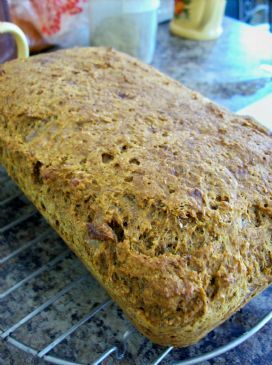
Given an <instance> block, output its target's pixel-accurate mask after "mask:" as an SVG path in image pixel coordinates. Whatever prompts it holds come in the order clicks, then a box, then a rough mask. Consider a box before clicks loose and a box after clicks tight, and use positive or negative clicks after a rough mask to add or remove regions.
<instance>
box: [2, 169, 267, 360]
mask: <svg viewBox="0 0 272 365" xmlns="http://www.w3.org/2000/svg"><path fill="white" fill-rule="evenodd" d="M0 186H1V192H4V190H5V193H3V194H2V195H3V196H2V195H1V194H0V211H1V212H2V214H0V242H1V243H2V240H4V241H5V243H7V245H6V246H7V247H8V248H6V249H4V255H3V253H2V252H1V256H2V257H0V288H1V287H2V286H3V287H4V288H5V287H6V288H5V289H4V290H1V293H0V308H1V303H4V306H5V307H7V305H6V304H5V300H7V299H8V303H9V306H8V307H9V308H8V311H9V314H10V313H13V314H14V315H13V316H10V315H7V314H5V313H4V311H1V313H2V316H3V317H2V318H1V315H0V338H1V339H2V341H6V342H8V343H10V344H11V345H13V346H15V347H17V348H18V349H20V350H22V351H24V352H26V353H28V354H30V355H33V356H34V357H37V358H40V359H43V360H45V361H47V362H49V363H52V364H59V365H87V364H88V365H99V364H101V363H102V362H103V361H105V360H106V359H109V358H111V359H112V361H118V360H120V361H121V360H122V359H124V358H126V355H127V353H128V352H127V349H128V342H129V339H130V338H131V337H132V336H133V335H134V334H136V335H137V336H138V338H140V342H141V341H142V342H141V343H140V342H139V343H138V342H137V341H136V342H135V343H136V345H135V343H134V345H135V347H137V346H138V349H137V351H138V352H137V351H136V355H137V356H139V351H140V350H139V348H141V347H142V346H143V345H142V343H143V342H144V343H145V346H147V347H148V346H149V350H150V346H152V344H151V343H150V342H149V341H148V340H146V339H144V338H143V336H141V335H140V334H139V333H138V332H137V331H136V330H135V329H134V328H133V327H132V325H131V324H130V323H129V322H128V321H127V320H126V319H125V318H124V317H123V315H122V313H121V311H120V310H119V309H118V308H117V307H116V306H115V305H114V303H113V302H112V301H111V299H109V298H108V297H107V294H106V293H105V292H104V290H103V289H102V288H101V287H99V285H98V284H97V283H96V282H95V280H94V279H93V278H92V277H91V276H90V275H89V274H88V273H87V271H86V269H85V268H84V267H83V266H82V265H81V264H80V263H79V262H78V260H77V259H76V258H75V257H74V255H72V254H71V252H70V251H69V250H68V249H67V248H66V247H65V246H64V245H63V243H62V242H61V241H60V239H59V238H57V236H56V235H55V234H54V232H53V231H52V230H51V229H50V228H49V227H48V226H47V225H46V224H45V222H44V221H43V220H42V218H41V217H40V216H39V215H38V213H37V211H36V210H35V208H34V207H33V206H31V204H30V203H29V202H27V201H26V199H25V198H24V197H23V195H22V193H21V192H20V191H19V190H18V188H17V187H16V186H15V184H13V183H12V182H11V180H9V178H8V177H7V175H6V173H5V171H4V170H3V169H2V168H0ZM16 200H18V201H16ZM18 202H19V206H20V209H19V208H17V207H18ZM21 210H22V211H23V214H21ZM10 217H13V220H12V221H10V220H9V219H10ZM37 217H38V218H37ZM35 219H36V221H35ZM33 220H34V224H33ZM29 224H30V226H29ZM22 225H23V227H26V229H25V231H24V232H22V230H21V228H20V226H22ZM20 230H21V233H20V234H19V233H18V232H20ZM30 232H31V237H29V234H30ZM46 240H49V244H48V246H46V245H44V241H46ZM52 242H54V243H52ZM55 242H58V244H55ZM41 244H42V246H41ZM54 245H55V246H54ZM1 246H2V245H1ZM44 246H46V247H48V252H46V254H45V255H44V257H46V261H45V262H41V260H43V255H42V254H41V252H42V251H41V250H42V249H43V248H44ZM4 247H5V245H4ZM52 247H53V248H52ZM5 250H6V251H5ZM50 250H51V251H52V250H53V251H54V252H53V255H52V252H51V251H50ZM35 252H38V254H37V255H36V256H35ZM33 255H34V256H33ZM26 258H30V259H29V260H26ZM16 260H17V261H18V260H19V263H16ZM65 260H70V261H69V263H68V264H67V265H66V267H65V266H64V267H61V265H62V264H63V262H64V261H65ZM71 260H72V261H71ZM25 261H26V262H27V265H26V267H25V266H24V265H23V264H22V262H25ZM36 261H37V265H36V267H33V262H34V263H35V262H36ZM9 263H13V264H14V265H9V267H15V270H16V268H17V267H18V270H19V271H18V273H19V274H18V273H17V274H14V272H13V271H12V270H7V268H5V265H6V264H9ZM1 268H2V271H1ZM22 268H23V269H22ZM67 268H68V270H67ZM20 270H21V271H20ZM22 270H23V273H24V275H25V276H24V277H23V278H21V275H22ZM25 270H26V274H25ZM54 270H56V277H58V276H60V275H62V273H64V274H63V278H64V279H62V280H64V281H65V280H66V279H67V280H66V281H67V283H66V284H65V285H63V283H62V280H60V283H59V282H58V285H59V284H61V285H60V288H58V290H56V291H55V292H54V293H53V294H51V295H49V296H48V298H47V297H46V295H45V293H44V292H45V291H46V290H44V287H42V286H41V287H39V285H40V282H41V280H42V279H41V277H42V276H43V275H47V276H48V275H49V276H50V273H51V272H52V271H54ZM7 271H8V273H6V272H7ZM66 271H67V272H66ZM75 272H76V274H77V275H76V276H75V275H73V274H74V273H75ZM16 275H17V276H18V277H19V280H18V279H17V277H16ZM74 276H75V277H74ZM1 279H2V280H1ZM47 280H48V281H45V284H44V285H45V287H46V288H47V291H48V292H50V293H51V291H52V288H51V287H50V282H51V281H52V282H53V283H54V280H55V277H54V278H53V279H51V281H50V280H49V279H48V278H47ZM88 283H91V284H89V286H91V288H92V290H91V291H90V293H91V296H92V300H91V301H90V300H87V302H86V305H83V308H84V310H86V308H87V309H88V310H87V312H86V313H85V314H84V315H82V316H81V317H79V315H78V311H80V312H81V309H82V308H81V304H82V302H83V301H84V300H85V297H87V296H88V295H87V289H86V292H83V293H82V290H81V291H80V292H81V294H82V297H81V300H80V305H79V304H78V306H77V307H76V310H77V311H76V312H75V313H74V314H73V315H72V316H71V318H72V319H73V321H72V323H69V320H66V318H65V317H66V315H67V314H65V315H64V319H63V313H61V312H57V314H58V313H59V317H58V315H56V319H57V320H59V319H60V318H61V321H62V323H64V324H65V325H66V323H67V322H68V324H69V325H68V327H67V328H64V329H63V328H61V329H60V330H59V332H58V333H57V335H56V334H55V333H53V335H52V333H51V332H52V328H51V329H50V330H49V329H48V328H47V327H46V326H45V322H46V323H48V322H49V323H50V320H48V318H50V316H49V317H46V315H47V314H46V313H48V311H49V310H50V309H51V308H52V307H53V306H54V305H56V304H57V303H59V302H61V301H62V300H63V298H64V297H65V296H68V302H67V303H69V300H70V302H71V297H69V295H71V292H72V291H73V290H77V289H78V288H80V285H82V284H84V285H85V287H86V286H87V287H88ZM7 284H8V285H7ZM31 285H32V286H33V287H34V289H35V288H36V289H35V290H36V291H38V293H39V292H40V291H41V292H42V293H43V294H44V298H43V296H42V295H36V294H35V290H34V292H30V289H29V288H30V286H31ZM52 287H54V288H55V286H54V285H52ZM31 288H32V287H31ZM27 290H29V292H27ZM19 291H21V294H20V295H21V298H26V297H25V296H24V295H25V293H28V298H30V299H29V301H30V306H32V309H31V310H25V306H26V304H25V303H22V305H21V307H20V305H19V303H20V300H18V298H17V302H16V294H17V293H18V292H19ZM33 293H34V294H33ZM14 295H15V298H12V296H14ZM20 295H19V298H20ZM78 295H79V294H77V295H76V297H77V296H78ZM31 298H32V299H31ZM41 299H42V300H41ZM14 300H15V303H14V308H16V309H12V308H10V306H12V305H11V304H10V303H13V301H14ZM72 300H74V299H72ZM37 301H39V304H37V303H36V302H37ZM65 303H66V302H65V301H64V303H62V306H63V308H64V313H65V311H68V312H69V310H71V309H70V308H67V304H65ZM18 306H19V307H20V310H18ZM27 306H28V307H29V303H27ZM112 306H115V311H116V313H117V315H116V317H110V319H111V321H110V325H109V327H111V325H112V323H115V321H116V318H117V317H118V316H119V317H120V318H121V320H122V321H120V318H119V319H118V320H119V322H118V321H117V322H118V323H119V324H118V326H117V327H122V328H121V329H118V330H117V332H118V333H117V332H115V333H114V332H113V335H112V336H108V337H107V338H108V339H109V341H108V342H107V338H106V340H105V343H106V344H107V343H109V345H108V347H106V348H103V349H102V348H101V349H99V351H98V352H97V353H96V352H95V351H96V350H97V347H98V345H94V347H93V349H94V350H93V351H91V350H90V351H89V353H91V352H92V353H93V354H94V353H95V358H93V359H92V360H88V361H84V362H82V361H80V362H78V360H77V359H73V357H75V356H74V355H73V354H71V357H72V359H71V360H67V359H65V358H64V356H62V357H61V356H59V355H56V349H57V348H58V347H61V346H63V345H64V343H65V341H67V339H69V338H71V337H72V335H73V334H74V333H76V332H77V331H79V330H80V329H82V328H83V327H84V326H86V325H87V326H89V325H90V323H92V321H93V322H97V323H96V327H95V328H94V329H91V331H93V332H95V333H94V338H97V339H100V338H101V333H100V332H99V331H100V330H101V328H102V336H103V335H105V333H103V330H104V332H107V331H108V327H105V323H106V322H101V318H103V320H104V318H107V316H105V311H106V310H107V309H109V308H110V307H112ZM90 307H91V309H90ZM27 309H28V308H27ZM118 311H119V312H118ZM103 312H104V314H103ZM22 313H24V314H22ZM39 316H43V317H42V319H40V320H39V321H37V323H36V330H37V331H40V332H41V333H47V332H49V338H50V341H49V343H48V336H47V337H46V341H47V342H46V343H45V344H43V345H42V346H40V347H37V346H34V345H33V344H31V341H32V342H33V343H34V344H35V343H36V342H39V340H37V339H38V336H37V337H36V336H33V335H32V331H33V328H34V327H35V323H34V324H32V321H35V319H36V318H38V317H39ZM73 316H74V317H73ZM10 317H11V318H12V321H13V320H14V318H16V321H15V322H12V323H10ZM17 317H18V318H17ZM7 318H8V319H7ZM271 319H272V311H270V312H269V313H268V314H266V315H265V316H264V317H263V318H262V319H261V320H260V321H258V323H257V324H255V325H254V326H252V328H250V329H249V330H248V331H246V332H244V333H243V334H241V335H239V336H238V337H237V338H235V339H233V340H231V341H229V342H227V343H226V344H223V345H222V346H219V347H217V348H215V349H213V350H212V351H208V352H205V351H204V352H203V353H201V354H200V355H197V356H193V357H191V358H187V359H183V360H181V361H174V362H173V361H171V363H173V364H175V365H193V364H198V363H200V362H202V361H206V360H209V359H212V358H214V357H216V356H219V355H222V354H224V353H225V352H227V351H229V350H231V349H233V348H235V347H236V346H238V345H240V344H241V343H242V342H244V341H246V340H247V339H248V338H250V337H251V336H253V335H254V334H255V333H256V332H257V331H259V330H260V329H261V328H262V327H263V326H264V325H265V324H267V323H268V322H269V321H270V320H271ZM2 322H4V325H3V323H2ZM120 323H121V324H122V325H121V326H120ZM65 325H63V326H65ZM43 326H45V327H43ZM53 326H54V325H53ZM23 328H27V331H25V330H24V331H22V329H23ZM40 328H41V330H40ZM20 331H21V333H20ZM18 333H19V336H16V334H18ZM27 334H28V336H27ZM30 336H31V339H32V340H31V341H30V343H29V337H30ZM25 338H27V340H28V341H27V342H28V343H25V340H24V339H25ZM83 343H84V341H83ZM39 344H40V343H39ZM85 344H86V340H85ZM40 345H41V344H40ZM74 346H77V342H75V343H74ZM87 347H88V346H87ZM66 348H67V346H66ZM72 348H73V344H72V345H71V344H69V349H72ZM150 351H151V350H150ZM173 351H175V350H174V349H173V348H172V347H168V348H166V349H165V348H162V347H160V346H155V350H152V351H151V352H152V354H153V355H154V356H153V359H151V360H150V361H149V359H148V360H147V361H148V362H146V363H149V364H151V363H152V364H153V365H158V364H160V363H163V362H165V361H167V363H169V362H168V359H169V355H170V353H171V352H173ZM85 352H86V354H87V357H88V356H89V355H88V354H89V353H88V348H87V350H86V347H85ZM61 353H64V354H65V351H64V350H63V351H61ZM154 357H155V358H154ZM130 358H131V357H130ZM128 360H129V359H128ZM169 361H170V359H169ZM131 363H134V360H132V362H131ZM139 363H142V364H143V361H142V360H141V361H140V362H139Z"/></svg>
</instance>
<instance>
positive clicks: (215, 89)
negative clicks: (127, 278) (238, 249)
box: [0, 18, 272, 365]
mask: <svg viewBox="0 0 272 365" xmlns="http://www.w3.org/2000/svg"><path fill="white" fill-rule="evenodd" d="M153 65H154V66H155V67H157V68H159V69H160V70H161V71H163V72H165V73H166V74H168V75H169V76H171V77H173V78H175V79H177V80H179V81H181V82H183V83H184V84H185V85H187V86H188V87H190V88H192V89H195V90H197V91H199V92H201V93H203V94H204V95H205V96H206V97H209V98H211V99H212V100H213V101H216V102H218V103H220V104H221V105H223V106H225V107H228V108H230V109H231V110H233V111H237V110H239V109H241V108H243V107H245V106H246V105H248V104H250V103H252V102H254V101H256V100H258V99H260V98H261V97H263V96H264V95H267V94H268V93H270V92H271V91H272V86H271V78H272V74H271V71H269V66H270V65H272V35H265V33H262V32H261V31H259V30H257V29H254V28H253V27H250V26H247V25H245V24H242V23H239V22H237V21H234V20H231V19H228V18H226V19H225V20H224V33H223V35H222V36H221V38H220V39H218V40H216V41H209V42H195V41H188V40H184V39H181V38H177V37H174V36H171V35H170V34H169V32H168V24H163V25H160V27H159V31H158V43H157V49H156V53H155V57H154V62H153ZM267 66H268V67H267ZM271 108H272V107H271ZM2 178H3V176H2ZM3 179H4V178H3ZM0 180H1V174H0ZM0 186H1V187H0V196H1V197H2V196H4V195H3V194H4V193H3V191H1V189H3V188H2V186H3V185H0ZM12 189H16V188H14V187H13V188H12ZM2 193H3V194H2ZM2 199H3V197H2ZM0 200H1V199H0ZM20 204H21V205H20V206H21V207H23V208H22V209H28V208H27V207H26V208H24V204H25V202H21V203H20ZM1 210H2V208H1ZM6 218H7V217H6V215H1V212H0V221H1V222H2V223H3V222H5V219H6ZM38 225H41V227H43V229H45V228H44V223H40V221H37V222H36V223H35V229H36V227H37V226H38ZM33 230H34V228H33ZM33 230H32V231H31V232H32V233H33ZM16 235H17V236H16ZM25 235H26V234H25V233H24V234H23V233H22V241H24V240H29V239H31V237H26V236H25ZM15 236H16V237H18V232H15V233H12V234H10V235H9V236H8V237H5V236H3V235H0V242H1V246H2V247H4V246H5V245H7V247H11V246H12V245H14V243H12V240H14V239H15V238H16V237H15ZM14 237H15V238H14ZM20 237H21V236H20ZM22 244H23V243H22ZM46 244H47V245H48V246H47V247H49V248H48V250H47V251H46V253H43V254H39V255H40V256H39V257H38V258H37V257H36V256H35V257H36V258H35V259H31V260H30V261H29V263H28V264H29V265H30V266H31V268H32V269H34V268H35V265H37V267H39V265H40V261H41V260H43V259H44V260H47V259H48V257H49V256H50V255H53V253H54V254H56V255H58V254H59V253H60V252H61V251H62V249H63V248H64V247H63V246H62V243H57V244H52V243H51V242H47V243H46ZM46 244H45V245H46ZM42 249H43V248H41V250H42ZM39 252H40V251H39ZM32 254H33V253H32ZM50 257H51V256H50ZM24 260H25V262H28V260H29V257H28V256H27V255H26V256H25V257H24ZM35 260H36V261H35ZM67 260H68V259H67ZM69 260H70V261H68V263H67V264H65V265H66V266H65V265H64V267H63V268H60V269H58V270H57V271H56V272H57V273H58V277H59V278H60V277H61V279H59V281H61V280H62V281H63V283H64V282H66V284H67V283H69V281H70V279H71V278H70V277H69V275H70V274H69V275H67V274H65V270H66V269H67V265H68V266H69V268H70V267H71V265H74V266H73V275H76V274H78V275H81V274H82V273H83V274H84V269H83V268H82V267H81V266H80V264H78V263H77V262H76V263H75V262H74V261H71V260H73V259H71V258H69ZM14 265H15V266H14V267H15V269H16V270H17V271H16V275H17V276H18V277H20V270H22V268H21V266H20V265H17V264H14ZM16 265H17V266H16ZM28 269H29V268H28ZM5 275H6V273H4V271H3V268H2V269H1V268H0V287H1V283H2V285H3V278H4V277H5ZM14 275H15V274H14V273H12V274H11V276H10V279H9V280H11V282H12V280H15V276H16V275H15V276H14ZM54 280H55V277H54V278H53V277H50V275H47V276H45V277H44V278H43V279H42V280H41V281H40V282H39V285H36V286H35V287H34V289H33V288H32V289H33V293H34V294H33V295H32V294H31V297H30V296H29V294H27V290H26V289H25V288H22V289H21V290H20V291H19V292H18V293H17V292H16V293H15V294H14V295H12V299H14V300H15V302H16V305H15V306H13V305H11V302H9V300H11V299H9V300H7V301H6V302H5V300H4V301H2V303H1V302H0V306H1V305H2V307H0V312H1V313H0V327H2V328H3V326H4V327H5V328H7V327H8V326H10V325H11V324H12V323H14V322H15V321H17V320H18V319H20V318H17V317H20V315H21V314H20V315H19V314H18V313H19V311H20V310H22V312H23V311H24V306H25V305H28V304H29V306H34V308H35V306H37V305H40V302H39V301H40V297H41V296H42V294H43V293H44V292H45V291H53V290H57V288H58V286H59V281H58V282H56V283H55V282H54ZM71 280H72V279H71ZM89 285H91V288H92V290H97V289H96V286H95V285H96V284H89ZM3 286H4V285H3ZM76 289H77V290H78V291H79V292H78V293H77V294H75V295H76V296H78V298H79V297H80V295H82V290H81V288H80V286H78V288H76ZM2 291H3V290H2V288H1V292H2ZM271 296H272V288H270V289H267V290H266V291H265V292H264V293H262V294H261V295H259V296H258V297H257V298H255V299H254V300H253V301H251V302H250V303H249V304H248V305H247V306H246V307H245V308H244V309H242V310H241V311H240V312H239V313H237V314H236V315H234V316H233V317H232V318H231V319H230V320H228V321H227V322H226V323H225V324H224V325H223V326H220V327H219V328H218V329H217V330H216V331H214V332H212V333H211V334H210V335H209V336H207V337H206V338H205V339H204V340H202V341H201V342H200V343H198V344H197V345H195V346H191V347H189V348H187V349H181V350H174V351H172V352H171V354H169V356H168V357H167V358H166V360H165V361H163V362H162V364H163V365H166V364H171V363H173V362H174V361H180V360H182V359H184V358H186V357H193V356H196V355H197V354H199V353H200V352H206V351H210V350H211V349H212V348H214V347H218V346H221V345H223V344H224V343H226V342H228V341H230V340H231V339H234V338H235V337H237V336H238V335H239V334H241V333H243V332H244V331H247V330H248V329H250V328H251V327H252V326H253V325H254V324H256V323H257V322H258V321H259V320H260V319H261V318H262V317H263V316H264V315H265V314H266V313H267V312H268V311H269V310H271V309H272V307H271ZM86 297H87V296H86ZM102 297H103V298H102ZM80 298H81V297H80ZM101 298H102V299H103V300H104V299H105V298H106V294H104V293H102V294H101ZM68 299H69V300H70V301H71V298H70V297H69V298H68ZM102 299H101V300H102ZM82 300H83V299H80V301H79V302H78V304H75V306H74V307H73V308H71V309H70V310H69V320H71V321H74V322H75V321H77V320H78V318H79V317H78V316H79V313H80V314H81V311H82V313H83V310H85V308H86V306H90V305H92V302H91V300H92V299H91V298H90V299H88V298H87V299H86V304H84V303H82ZM5 303H6V304H5ZM96 304H97V303H96ZM61 305H62V307H63V306H64V305H65V301H64V300H63V302H62V304H61ZM62 307H61V308H62ZM61 308H58V310H57V313H58V316H57V317H56V315H55V314H54V313H51V311H46V312H44V314H43V317H42V319H40V321H41V322H39V320H38V321H36V322H35V321H33V323H32V322H31V323H28V325H27V326H26V328H22V329H20V331H18V335H17V336H18V338H19V339H20V340H21V341H23V340H24V341H28V337H29V331H34V330H35V328H36V327H37V328H38V330H37V331H43V332H44V333H46V336H47V337H46V341H47V343H48V342H50V339H53V338H54V336H55V335H56V333H55V332H54V331H53V329H52V328H50V329H49V327H48V323H50V321H53V320H56V321H57V322H56V323H58V325H60V322H61V325H60V331H61V330H64V328H65V325H66V319H67V320H68V315H67V318H66V317H65V315H64V314H63V313H62V311H61ZM75 308H76V310H77V312H74V309H75ZM114 311H115V312H116V317H114V318H117V319H116V320H114V321H113V320H111V318H113V317H112V315H110V314H109V315H106V314H105V315H104V316H103V320H102V319H100V320H97V321H94V324H93V325H94V326H96V327H93V329H91V330H90V329H86V328H85V329H84V331H85V332H82V334H81V335H79V336H78V337H76V338H75V339H74V340H73V346H74V347H75V348H78V352H79V353H80V352H81V353H83V351H88V347H90V349H89V351H90V353H92V354H94V353H95V351H98V349H97V347H99V349H100V347H101V349H103V348H107V346H108V345H109V344H108V343H104V342H103V341H105V337H104V336H103V333H102V334H101V328H103V331H104V333H106V335H107V336H106V338H107V339H108V340H109V343H111V341H112V338H113V336H112V335H110V331H111V330H110V328H109V327H110V326H111V325H114V326H115V325H116V326H117V327H118V328H119V329H118V330H116V332H115V334H114V336H116V335H118V333H119V332H118V331H121V329H120V328H121V327H122V323H124V322H123V315H122V313H120V311H118V309H114ZM105 312H106V311H105ZM70 317H71V318H70ZM107 321H108V322H107ZM74 322H73V323H74ZM113 322H114V323H113ZM115 322H116V323H115ZM41 326H42V328H40V327H41ZM120 326H121V327H120ZM99 329H100V330H99ZM55 330H56V329H55ZM88 331H89V332H88ZM99 331H100V332H99ZM60 333H61V332H60ZM116 333H117V334H116ZM271 335H272V323H271V322H270V323H269V324H267V325H266V326H265V327H264V328H263V329H262V330H261V331H260V332H258V333H257V334H256V335H255V336H254V337H252V338H251V339H249V340H248V341H246V342H245V343H244V344H242V345H240V346H239V347H238V348H236V349H234V350H232V351H229V352H228V353H226V354H224V355H222V356H219V357H218V358H216V359H214V360H209V361H205V362H202V365H215V364H216V365H219V364H220V365H223V364H224V365H228V364H231V365H235V364H243V365H255V364H257V363H260V364H262V365H271V354H272V342H271ZM94 339H96V340H97V339H99V346H96V347H92V346H91V342H92V340H94ZM30 342H31V344H32V346H33V347H35V346H42V345H41V343H40V339H39V337H38V335H37V337H36V336H32V338H31V341H30ZM82 344H83V345H82ZM135 344H137V346H138V345H139V344H140V348H138V350H137V351H138V353H137V354H136V355H137V356H138V360H137V362H136V361H135V356H136V355H135V351H134V350H133V349H134V348H136V347H135V346H136V345H135ZM82 346H83V347H82ZM84 346H85V347H84ZM133 346H134V347H133ZM91 349H93V350H91ZM101 351H102V350H101ZM133 351H134V352H133ZM163 351H164V349H163V348H160V347H158V346H154V347H152V345H150V343H147V342H146V341H144V340H143V338H142V337H139V338H138V337H137V335H135V337H133V336H132V339H131V343H130V347H129V351H128V354H129V356H128V357H127V358H125V359H123V360H121V361H120V364H122V365H128V364H141V365H148V364H151V363H152V361H154V360H155V359H156V356H158V354H160V353H162V352H163ZM60 353H61V355H62V357H65V358H67V359H72V360H74V361H75V352H73V351H72V350H71V345H70V344H69V342H68V343H66V342H65V341H64V343H63V346H62V347H61V349H60ZM0 364H1V365H2V364H3V365H13V364H14V365H22V364H26V365H28V364H39V365H42V364H45V362H44V360H41V359H38V358H34V357H33V356H32V355H28V354H25V353H23V352H21V351H19V350H17V349H14V348H13V347H12V346H11V345H9V344H5V343H1V342H0ZM104 364H107V365H109V364H119V362H118V361H117V360H116V359H115V357H114V356H111V357H110V358H109V359H108V360H107V361H105V362H104Z"/></svg>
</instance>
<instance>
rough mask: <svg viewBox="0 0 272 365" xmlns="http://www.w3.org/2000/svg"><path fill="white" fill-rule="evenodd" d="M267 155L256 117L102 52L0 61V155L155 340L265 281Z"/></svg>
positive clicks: (211, 316)
mask: <svg viewBox="0 0 272 365" xmlns="http://www.w3.org/2000/svg"><path fill="white" fill-rule="evenodd" d="M271 153H272V138H271V136H270V135H269V132H268V131H267V130H266V129H264V128H262V127H261V126H259V125H258V124H257V123H256V122H254V121H252V120H250V119H248V118H244V117H240V116H236V115H234V114H232V113H230V112H228V111H226V110H224V109H222V108H221V107H218V106H216V105H215V104H213V103H212V102H211V101H209V100H207V99H205V98H204V97H202V96H201V95H199V94H198V93H196V92H193V91H191V90H189V89H187V88H186V87H184V86H182V85H181V84H179V83H178V82H176V81H174V80H171V79H170V78H168V77H166V76H165V75H163V74H161V73H160V72H158V71H156V70H155V69H153V68H152V67H150V66H146V65H144V64H142V63H140V62H139V61H137V60H135V59H133V58H131V57H129V56H126V55H124V54H121V53H118V52H116V51H113V50H110V49H104V48H85V49H73V50H65V51H58V52H55V53H51V54H43V55H39V56H35V57H31V58H30V59H27V60H17V61H12V62H8V63H6V64H5V65H2V66H1V68H0V162H1V163H2V164H3V165H4V166H5V167H6V169H7V171H8V173H9V174H10V176H11V177H12V178H13V179H14V180H15V181H16V182H17V184H18V185H19V186H20V188H21V189H22V190H23V192H24V193H25V194H26V195H27V196H28V198H29V199H30V200H31V201H32V202H33V203H34V204H35V205H36V207H37V208H38V209H39V211H40V212H41V213H42V214H43V216H44V217H45V218H46V219H47V220H48V222H49V223H50V224H51V225H52V227H54V229H55V230H56V231H57V232H58V233H59V234H60V236H61V237H62V238H63V239H64V240H65V242H66V243H67V244H68V246H69V247H70V248H71V249H72V250H73V251H74V252H75V253H76V254H77V255H78V257H79V258H80V259H81V260H82V261H83V262H84V263H85V265H86V266H87V267H88V269H89V270H90V271H91V272H92V274H93V275H94V276H95V277H96V278H97V279H98V280H99V282H100V283H101V284H102V285H103V286H104V287H105V288H106V290H107V291H108V292H109V294H110V295H111V296H112V298H113V299H114V300H115V301H116V302H117V303H118V304H119V305H120V307H121V308H122V309H123V310H124V311H125V313H126V314H127V316H128V317H129V318H130V319H131V320H132V322H133V323H134V324H135V326H136V327H137V328H138V329H139V330H140V331H141V332H142V333H143V334H144V335H146V336H147V337H148V338H150V339H151V340H152V341H154V342H156V343H158V344H162V345H174V346H186V345H190V344H192V343H194V342H196V341H198V340H199V339H200V338H201V337H203V336H204V335H205V334H206V333H208V332H209V331H211V330H212V329H213V328H214V327H215V326H217V325H218V324H220V323H221V322H222V321H224V320H225V319H227V318H228V317H229V316H230V315H231V314H232V313H234V312H235V311H237V310H238V309H239V308H240V307H241V306H243V305H244V304H245V303H246V302H247V301H249V300H250V298H252V297H253V296H254V295H256V294H257V293H259V292H260V291H261V290H263V289H264V288H266V287H268V286H269V284H271V281H272V174H271V172H272V156H271Z"/></svg>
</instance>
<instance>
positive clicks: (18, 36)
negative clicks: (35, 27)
mask: <svg viewBox="0 0 272 365" xmlns="http://www.w3.org/2000/svg"><path fill="white" fill-rule="evenodd" d="M3 33H11V34H12V35H13V37H14V38H15V42H16V45H17V57H18V58H26V57H28V56H29V48H28V43H27V39H26V36H25V34H24V33H23V32H22V31H21V29H20V28H19V27H17V25H15V24H13V23H9V22H0V34H3Z"/></svg>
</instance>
